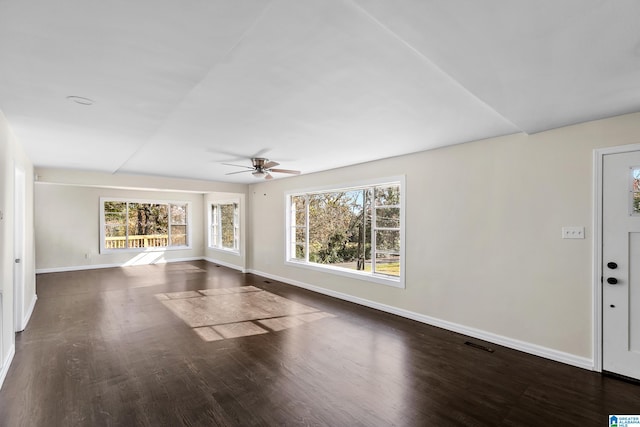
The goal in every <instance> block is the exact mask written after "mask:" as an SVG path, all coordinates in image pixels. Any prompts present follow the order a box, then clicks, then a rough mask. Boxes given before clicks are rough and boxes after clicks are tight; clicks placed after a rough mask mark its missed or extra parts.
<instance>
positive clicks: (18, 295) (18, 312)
mask: <svg viewBox="0 0 640 427" xmlns="http://www.w3.org/2000/svg"><path fill="white" fill-rule="evenodd" d="M14 170H15V174H14V193H13V194H14V197H13V202H14V204H13V206H14V215H13V218H14V229H13V258H14V264H13V313H14V325H15V331H16V332H20V331H22V330H24V327H25V325H23V323H24V314H23V311H24V287H25V267H24V253H25V213H26V205H25V200H26V195H25V193H26V190H27V186H26V175H25V171H24V170H23V169H22V168H20V167H18V166H16V167H15V169H14Z"/></svg>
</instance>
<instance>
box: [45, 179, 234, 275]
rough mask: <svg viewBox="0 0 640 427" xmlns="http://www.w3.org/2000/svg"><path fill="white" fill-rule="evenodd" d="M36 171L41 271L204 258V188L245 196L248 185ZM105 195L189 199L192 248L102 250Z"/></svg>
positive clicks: (205, 191)
mask: <svg viewBox="0 0 640 427" xmlns="http://www.w3.org/2000/svg"><path fill="white" fill-rule="evenodd" d="M36 174H37V176H38V181H37V184H36V186H35V187H36V190H35V200H36V205H35V229H36V259H37V264H36V268H37V271H38V272H49V271H65V270H76V269H85V268H98V267H106V266H123V265H140V264H152V263H161V262H169V261H177V260H189V259H202V258H203V257H205V255H206V253H205V246H206V224H207V221H206V217H205V216H204V215H205V209H204V200H205V194H208V193H210V192H213V191H214V190H223V191H228V192H235V193H236V194H241V195H242V196H243V197H244V191H245V190H246V186H244V185H238V184H223V183H212V182H205V181H192V180H180V179H171V178H160V177H148V176H126V175H107V174H99V173H88V172H80V171H63V170H57V169H37V170H36ZM127 187H128V188H127ZM101 197H118V198H130V199H144V200H163V201H187V202H190V204H191V218H190V219H191V223H190V225H191V248H189V249H179V250H162V251H148V252H144V253H140V252H125V251H123V252H117V253H113V252H111V253H103V254H101V253H100V198H101ZM237 268H238V269H242V268H244V267H243V266H242V265H238V267H237Z"/></svg>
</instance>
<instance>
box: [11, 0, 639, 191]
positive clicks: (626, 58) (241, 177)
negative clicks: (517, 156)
mask: <svg viewBox="0 0 640 427" xmlns="http://www.w3.org/2000/svg"><path fill="white" fill-rule="evenodd" d="M68 96H82V97H86V98H90V99H92V100H94V101H95V103H94V104H93V105H91V106H83V105H78V104H76V103H74V102H71V101H70V100H68V99H67V97H68ZM0 109H1V110H2V111H3V112H4V114H5V116H6V117H7V119H8V120H9V123H10V124H11V126H12V128H13V131H14V133H15V134H16V136H17V137H18V139H19V140H20V141H21V142H22V143H23V145H24V146H25V148H26V150H27V152H28V154H29V156H30V157H31V159H32V160H33V162H34V164H35V165H36V166H39V167H59V168H73V169H83V170H92V171H101V172H108V173H127V174H131V173H134V174H145V175H161V176H170V177H184V178H193V179H204V180H213V181H227V182H253V181H254V180H255V178H253V177H252V176H251V174H249V173H247V174H236V175H225V174H226V173H229V172H234V171H237V170H240V168H234V167H229V166H224V165H222V164H221V163H223V162H231V163H236V164H246V165H249V164H250V162H249V161H248V160H242V158H249V157H251V156H252V155H255V154H257V153H261V154H263V156H264V157H268V158H270V159H272V160H275V161H279V162H280V163H281V167H282V168H286V169H299V170H301V171H303V173H309V172H314V171H319V170H326V169H331V168H336V167H340V166H345V165H349V164H355V163H361V162H366V161H370V160H375V159H379V158H384V157H391V156H396V155H400V154H405V153H411V152H416V151H422V150H427V149H431V148H434V147H439V146H444V145H449V144H457V143H462V142H467V141H473V140H478V139H482V138H487V137H492V136H498V135H505V134H511V133H515V132H526V133H533V132H539V131H543V130H546V129H551V128H556V127H560V126H564V125H568V124H574V123H579V122H584V121H588V120H594V119H599V118H603V117H609V116H613V115H618V114H623V113H629V112H637V111H640V1H637V0H608V1H607V0H562V1H558V0H518V1H513V0H483V1H477V0H466V1H464V0H439V1H433V0H432V1H426V0H394V1H389V0H306V1H301V0H270V1H268V0H189V1H177V0H176V1H169V0H137V1H130V0H127V1H125V0H109V1H105V0H100V1H98V0H59V1H50V0H29V1H25V0H0ZM283 176H286V175H276V178H278V177H283Z"/></svg>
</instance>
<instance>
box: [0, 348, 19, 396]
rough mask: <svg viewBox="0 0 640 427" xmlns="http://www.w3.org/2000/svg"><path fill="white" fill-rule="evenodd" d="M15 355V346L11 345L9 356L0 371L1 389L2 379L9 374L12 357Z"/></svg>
mask: <svg viewBox="0 0 640 427" xmlns="http://www.w3.org/2000/svg"><path fill="white" fill-rule="evenodd" d="M15 355H16V346H15V344H13V345H12V346H11V348H10V349H9V354H8V355H7V358H6V359H5V360H4V362H3V363H2V371H0V388H2V384H3V383H4V379H5V378H6V377H7V373H8V372H9V367H10V366H11V362H13V357H14V356H15Z"/></svg>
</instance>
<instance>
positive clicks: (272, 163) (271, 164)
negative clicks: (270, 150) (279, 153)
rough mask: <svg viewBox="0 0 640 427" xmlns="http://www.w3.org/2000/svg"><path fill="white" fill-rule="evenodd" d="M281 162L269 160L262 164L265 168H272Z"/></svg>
mask: <svg viewBox="0 0 640 427" xmlns="http://www.w3.org/2000/svg"><path fill="white" fill-rule="evenodd" d="M279 164H280V163H278V162H267V163H265V164H264V165H262V167H263V168H265V169H271V168H272V167H274V166H278V165H279Z"/></svg>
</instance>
